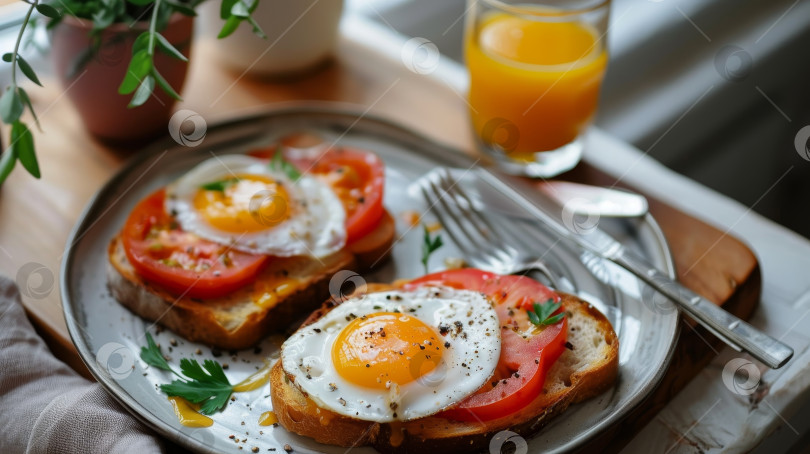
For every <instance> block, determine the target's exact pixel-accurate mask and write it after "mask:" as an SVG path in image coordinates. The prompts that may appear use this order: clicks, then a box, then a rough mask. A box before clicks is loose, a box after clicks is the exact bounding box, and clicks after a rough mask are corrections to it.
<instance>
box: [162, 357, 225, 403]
mask: <svg viewBox="0 0 810 454" xmlns="http://www.w3.org/2000/svg"><path fill="white" fill-rule="evenodd" d="M180 371H182V372H183V375H185V376H186V377H188V378H189V379H188V380H185V379H179V380H174V381H172V382H171V383H169V384H168V385H160V390H161V391H163V392H164V393H166V395H169V396H177V397H182V398H183V399H186V400H187V401H189V402H193V403H195V404H202V405H201V406H200V413H202V414H204V415H210V414H211V413H214V412H217V411H220V410H222V409H223V408H224V407H225V404H226V403H228V398H229V397H231V393H233V385H231V383H230V382H229V381H228V377H226V376H225V371H223V370H222V366H221V365H220V364H219V363H218V362H216V361H214V360H211V359H206V360H205V361H203V365H202V366H200V363H198V362H197V360H196V359H188V358H183V359H181V360H180Z"/></svg>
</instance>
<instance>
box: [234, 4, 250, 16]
mask: <svg viewBox="0 0 810 454" xmlns="http://www.w3.org/2000/svg"><path fill="white" fill-rule="evenodd" d="M231 15H232V16H236V17H241V18H243V19H247V18H248V17H250V5H248V4H247V3H245V2H244V1H243V0H239V1H237V2H236V3H235V4H234V5H233V6H232V7H231Z"/></svg>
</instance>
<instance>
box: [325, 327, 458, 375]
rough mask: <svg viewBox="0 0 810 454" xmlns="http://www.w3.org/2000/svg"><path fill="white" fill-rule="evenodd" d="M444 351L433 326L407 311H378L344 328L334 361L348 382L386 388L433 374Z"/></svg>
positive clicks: (333, 350)
mask: <svg viewBox="0 0 810 454" xmlns="http://www.w3.org/2000/svg"><path fill="white" fill-rule="evenodd" d="M443 353H444V345H443V341H442V340H441V337H440V336H439V334H438V333H437V332H436V330H434V329H433V328H432V327H430V326H428V325H426V324H425V323H424V322H422V321H421V320H419V319H417V318H415V317H412V316H410V315H407V314H400V313H394V312H379V313H376V314H371V315H366V316H363V317H360V318H356V319H354V320H352V321H351V322H349V324H348V325H346V327H345V328H343V330H342V331H341V332H340V333H339V334H338V336H337V338H336V339H335V344H334V346H333V347H332V361H333V362H334V365H335V368H336V369H337V372H338V373H339V374H340V376H341V377H343V378H344V379H346V380H347V381H349V382H351V383H354V384H356V385H358V386H363V387H366V388H375V389H386V388H390V386H391V385H392V384H394V383H395V384H397V385H403V384H405V383H410V382H412V381H414V380H417V379H419V378H420V377H422V376H423V375H426V374H428V373H430V371H432V370H433V369H435V368H436V366H437V365H438V364H439V363H440V362H441V359H442V354H443Z"/></svg>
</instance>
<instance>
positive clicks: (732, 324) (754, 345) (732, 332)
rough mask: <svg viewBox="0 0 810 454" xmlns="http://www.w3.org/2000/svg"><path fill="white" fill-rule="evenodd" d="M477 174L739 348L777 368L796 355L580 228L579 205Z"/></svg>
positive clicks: (603, 236)
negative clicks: (569, 205)
mask: <svg viewBox="0 0 810 454" xmlns="http://www.w3.org/2000/svg"><path fill="white" fill-rule="evenodd" d="M474 172H475V173H476V174H477V176H478V177H479V179H480V181H483V182H485V183H487V185H488V186H490V187H491V188H492V189H493V190H495V191H497V192H499V193H500V194H501V195H503V196H506V197H508V198H509V199H511V200H512V201H513V202H515V203H516V204H517V205H519V206H520V207H521V208H522V209H524V210H526V213H527V214H529V215H531V216H532V217H534V218H535V219H537V220H539V221H541V222H543V223H544V224H545V225H546V226H548V227H549V228H551V229H552V230H553V231H554V232H555V233H557V234H558V235H560V236H561V237H563V238H566V239H568V240H570V241H572V242H574V243H575V244H577V245H579V246H580V247H582V248H583V249H585V250H587V251H590V252H591V253H593V254H595V255H597V256H600V257H602V258H604V259H607V260H610V261H611V262H613V263H616V264H617V265H619V266H621V267H622V268H624V269H626V270H627V271H629V272H631V273H633V274H634V275H635V276H636V277H638V278H639V279H641V280H642V281H644V282H645V283H646V284H647V285H649V286H650V287H652V288H653V289H655V290H656V291H657V292H659V293H661V294H662V295H664V296H666V297H667V298H669V299H670V300H672V301H673V302H674V303H675V304H676V305H677V306H678V307H680V308H681V310H682V311H683V312H685V313H687V314H689V315H690V316H691V317H692V318H693V319H695V320H696V321H697V322H698V323H700V324H701V325H703V326H704V327H706V328H707V329H708V330H709V331H710V332H712V333H713V334H714V335H715V336H717V337H718V338H719V339H721V340H723V341H724V342H725V343H726V344H728V345H729V346H730V347H732V348H734V349H735V350H737V351H745V352H747V353H749V354H750V355H751V356H753V357H754V358H756V359H757V360H759V361H760V362H762V363H763V364H765V365H767V366H768V367H770V368H772V369H778V368H780V367H782V366H783V365H785V364H786V363H787V362H788V361H789V360H790V358H791V357H792V356H793V349H792V348H791V347H790V346H788V345H786V344H784V343H783V342H780V341H779V340H777V339H775V338H773V337H771V336H769V335H767V334H765V333H763V332H761V331H759V330H757V329H756V328H754V327H753V326H751V325H750V324H748V323H746V322H745V321H743V320H741V319H739V318H737V317H736V316H734V315H732V314H730V313H728V312H726V311H725V310H723V309H722V308H720V307H719V306H717V305H715V304H714V303H712V302H711V301H709V300H707V299H706V298H704V297H702V296H700V295H698V294H697V293H695V292H693V291H692V290H689V289H687V288H686V287H684V286H683V285H681V284H680V283H678V282H677V281H675V280H673V279H671V278H670V277H669V276H667V275H666V274H664V273H662V272H661V271H659V270H658V269H657V268H655V267H654V266H652V265H651V264H650V263H649V262H648V261H647V260H646V259H645V258H643V257H641V256H640V255H638V254H636V253H635V252H633V251H631V250H629V249H627V248H625V247H624V246H623V245H622V243H620V242H619V241H617V240H616V239H615V238H613V237H612V236H610V235H609V234H608V233H606V232H604V231H602V230H600V229H599V228H598V226H596V225H594V226H587V227H586V228H580V227H579V226H578V225H577V223H576V222H574V213H575V209H573V208H571V207H565V206H563V207H560V206H559V205H558V204H556V203H555V202H554V201H553V200H551V199H550V198H547V197H542V196H538V192H537V191H536V190H535V188H534V187H533V186H532V185H530V184H529V183H527V182H526V181H524V180H522V179H519V178H514V177H509V176H507V175H503V174H500V173H499V172H497V171H496V170H492V169H490V168H486V167H478V168H476V169H474ZM507 181H508V183H507Z"/></svg>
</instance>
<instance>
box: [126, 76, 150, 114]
mask: <svg viewBox="0 0 810 454" xmlns="http://www.w3.org/2000/svg"><path fill="white" fill-rule="evenodd" d="M154 90H155V78H154V77H152V76H146V78H145V79H144V80H143V82H141V85H139V86H138V89H137V90H136V91H135V94H134V95H132V100H131V101H130V102H129V105H127V107H128V108H130V109H132V108H133V107H138V106H142V105H143V104H144V103H145V102H146V101H148V100H149V96H151V95H152V92H153V91H154Z"/></svg>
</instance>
